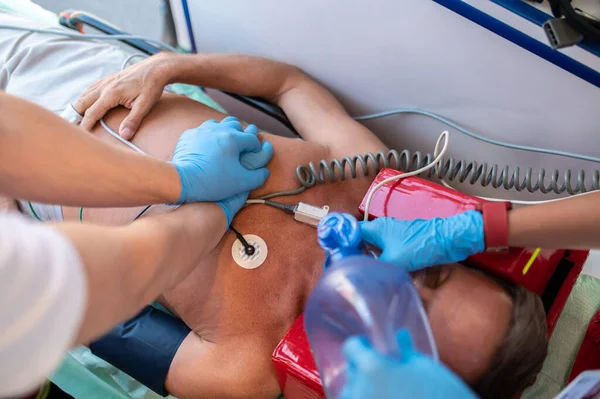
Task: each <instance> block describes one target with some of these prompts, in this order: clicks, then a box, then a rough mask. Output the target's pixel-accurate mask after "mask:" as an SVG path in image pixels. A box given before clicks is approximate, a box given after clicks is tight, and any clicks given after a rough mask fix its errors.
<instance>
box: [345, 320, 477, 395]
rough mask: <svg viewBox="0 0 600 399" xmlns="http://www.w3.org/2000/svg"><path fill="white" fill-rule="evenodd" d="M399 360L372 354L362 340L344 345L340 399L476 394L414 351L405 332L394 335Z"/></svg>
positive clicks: (354, 340)
mask: <svg viewBox="0 0 600 399" xmlns="http://www.w3.org/2000/svg"><path fill="white" fill-rule="evenodd" d="M396 339H397V340H398V348H399V350H400V359H395V358H392V357H388V356H384V355H382V354H380V353H379V352H377V351H375V350H374V349H373V348H372V347H371V345H370V344H369V342H368V341H367V339H366V338H364V337H351V338H348V339H347V340H346V342H345V343H344V355H345V357H346V359H347V361H348V364H347V367H346V384H345V385H344V388H343V389H342V392H341V394H340V399H402V398H407V399H408V398H409V399H417V398H418V399H438V398H444V399H476V398H477V395H476V394H475V393H474V392H473V391H471V389H470V388H469V387H468V386H467V385H466V384H465V383H464V382H463V381H462V380H461V379H460V378H459V377H458V376H457V375H455V374H454V373H453V372H452V371H450V370H449V369H448V368H446V367H445V366H444V365H443V364H441V363H437V362H435V361H434V360H433V359H432V358H430V357H429V356H426V355H423V354H421V353H419V352H417V351H416V350H415V349H414V346H413V343H412V338H411V336H410V333H409V332H408V331H407V330H400V331H399V332H398V334H397V335H396Z"/></svg>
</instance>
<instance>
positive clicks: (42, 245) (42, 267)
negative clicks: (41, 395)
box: [0, 214, 87, 397]
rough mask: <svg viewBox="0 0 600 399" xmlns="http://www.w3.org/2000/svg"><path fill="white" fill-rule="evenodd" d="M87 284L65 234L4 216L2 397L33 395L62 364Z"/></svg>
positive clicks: (0, 246) (0, 217) (0, 229)
mask: <svg viewBox="0 0 600 399" xmlns="http://www.w3.org/2000/svg"><path fill="white" fill-rule="evenodd" d="M86 284H87V283H86V278H85V272H84V268H83V264H82V262H81V259H80V257H79V254H78V252H77V250H76V249H75V248H74V246H73V245H72V244H71V242H70V241H69V240H68V239H67V238H66V237H64V236H63V235H62V234H60V233H59V232H57V231H56V230H54V229H52V228H50V227H48V226H44V225H42V224H39V223H34V222H31V221H28V220H26V219H24V218H23V217H22V216H20V215H18V214H0V397H5V396H9V397H13V396H17V395H23V394H27V393H30V392H31V391H32V390H34V389H35V388H36V387H37V386H38V384H40V383H41V382H43V380H44V378H46V377H47V376H48V375H49V374H50V373H51V372H52V371H53V370H54V369H55V368H56V367H57V366H58V365H59V363H60V361H61V359H62V357H63V355H64V354H65V352H66V351H67V350H68V349H69V348H70V346H71V345H72V344H73V341H74V339H75V337H76V334H77V331H78V328H79V325H80V323H81V321H82V318H83V314H84V311H85V301H86V295H87V285H86Z"/></svg>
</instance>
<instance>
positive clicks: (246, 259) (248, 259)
mask: <svg viewBox="0 0 600 399" xmlns="http://www.w3.org/2000/svg"><path fill="white" fill-rule="evenodd" d="M244 239H245V240H246V241H248V244H250V245H252V246H253V247H254V254H253V255H252V256H248V254H246V251H245V249H244V246H243V245H242V243H241V242H240V240H235V242H234V243H233V246H232V247H231V256H232V257H233V260H234V261H235V263H237V264H238V265H239V266H240V267H243V268H244V269H256V268H257V267H259V266H260V265H262V264H263V263H264V262H265V260H267V255H268V253H269V250H268V248H267V243H266V242H265V240H263V239H262V238H260V237H259V236H257V235H254V234H245V235H244Z"/></svg>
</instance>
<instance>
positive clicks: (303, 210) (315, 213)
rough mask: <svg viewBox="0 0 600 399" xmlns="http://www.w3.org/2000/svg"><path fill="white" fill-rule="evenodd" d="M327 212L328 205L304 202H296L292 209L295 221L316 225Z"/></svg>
mask: <svg viewBox="0 0 600 399" xmlns="http://www.w3.org/2000/svg"><path fill="white" fill-rule="evenodd" d="M328 213H329V207H328V206H327V205H325V206H324V207H322V208H319V207H317V206H313V205H309V204H306V203H304V202H298V205H297V206H296V209H295V210H294V219H296V221H298V222H301V223H305V224H308V225H310V226H314V227H316V226H317V225H318V224H319V222H320V221H321V219H323V218H324V217H325V216H327V214H328Z"/></svg>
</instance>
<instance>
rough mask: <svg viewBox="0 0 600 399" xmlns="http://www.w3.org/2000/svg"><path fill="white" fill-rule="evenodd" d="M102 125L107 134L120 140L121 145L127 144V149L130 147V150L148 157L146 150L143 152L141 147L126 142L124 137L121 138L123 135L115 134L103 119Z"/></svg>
mask: <svg viewBox="0 0 600 399" xmlns="http://www.w3.org/2000/svg"><path fill="white" fill-rule="evenodd" d="M100 125H102V127H103V128H104V130H106V132H107V133H108V134H110V135H111V136H113V137H114V138H116V139H117V140H119V141H120V142H121V143H123V144H125V145H126V146H127V147H129V148H131V149H133V150H135V151H137V152H139V153H140V154H144V155H146V153H145V152H144V150H142V149H141V148H140V147H138V146H137V145H135V144H133V143H132V142H131V141H129V140H125V139H124V138H123V137H121V135H120V134H119V133H117V132H115V131H114V130H112V129H111V128H110V127H108V125H107V124H106V122H104V119H102V118H100Z"/></svg>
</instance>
